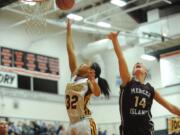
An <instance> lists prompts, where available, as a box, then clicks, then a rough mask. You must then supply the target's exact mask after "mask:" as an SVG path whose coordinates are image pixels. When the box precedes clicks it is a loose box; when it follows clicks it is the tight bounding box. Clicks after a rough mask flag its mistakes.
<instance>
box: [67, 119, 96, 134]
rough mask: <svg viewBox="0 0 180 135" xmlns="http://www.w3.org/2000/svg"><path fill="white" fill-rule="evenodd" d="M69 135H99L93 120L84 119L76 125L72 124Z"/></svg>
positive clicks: (68, 130) (68, 131)
mask: <svg viewBox="0 0 180 135" xmlns="http://www.w3.org/2000/svg"><path fill="white" fill-rule="evenodd" d="M67 135H97V130H96V123H95V122H94V120H93V119H83V120H81V121H79V122H76V123H74V124H70V125H69V127H68V129H67Z"/></svg>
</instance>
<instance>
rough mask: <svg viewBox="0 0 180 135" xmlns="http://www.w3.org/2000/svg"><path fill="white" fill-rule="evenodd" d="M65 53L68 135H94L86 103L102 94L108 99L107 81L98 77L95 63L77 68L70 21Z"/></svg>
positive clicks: (93, 125)
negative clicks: (70, 76) (67, 73)
mask: <svg viewBox="0 0 180 135" xmlns="http://www.w3.org/2000/svg"><path fill="white" fill-rule="evenodd" d="M67 52H68V58H69V67H70V70H71V74H72V80H71V82H70V83H68V84H67V87H66V92H65V96H66V109H67V112H68V116H69V119H70V126H69V129H68V135H96V134H97V131H96V124H95V122H94V120H93V119H92V117H91V111H90V110H89V109H88V102H89V100H90V98H91V96H92V95H95V96H100V94H101V93H102V94H104V95H105V96H106V97H109V94H110V93H109V92H110V91H109V86H108V83H107V81H106V80H105V79H103V78H101V77H100V73H101V68H100V67H99V65H98V64H97V63H93V64H92V65H91V66H90V65H87V64H82V65H81V66H80V67H79V68H77V62H76V56H75V53H74V48H73V41H72V31H71V22H70V20H68V23H67ZM96 78H98V83H97V82H96V80H95V79H96Z"/></svg>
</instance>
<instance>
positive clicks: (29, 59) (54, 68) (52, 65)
mask: <svg viewBox="0 0 180 135" xmlns="http://www.w3.org/2000/svg"><path fill="white" fill-rule="evenodd" d="M0 57H1V61H0V64H1V65H2V66H6V67H12V68H18V69H25V70H28V71H36V72H39V73H46V74H51V75H57V76H58V75H59V60H58V58H54V57H48V56H45V55H40V54H35V53H30V52H25V51H20V50H15V49H10V48H5V47H1V50H0Z"/></svg>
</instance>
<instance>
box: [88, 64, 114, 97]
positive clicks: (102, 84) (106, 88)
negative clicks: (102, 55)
mask: <svg viewBox="0 0 180 135" xmlns="http://www.w3.org/2000/svg"><path fill="white" fill-rule="evenodd" d="M91 68H92V69H94V70H95V78H98V85H99V87H100V89H101V92H102V93H103V95H104V96H105V97H106V98H109V96H110V88H109V84H108V82H107V81H106V79H104V78H102V77H100V75H101V68H100V66H99V64H98V63H92V65H91Z"/></svg>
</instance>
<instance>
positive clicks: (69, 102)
mask: <svg viewBox="0 0 180 135" xmlns="http://www.w3.org/2000/svg"><path fill="white" fill-rule="evenodd" d="M77 102H78V96H76V95H73V96H69V95H66V108H67V109H76V106H77V104H76V103H77Z"/></svg>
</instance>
